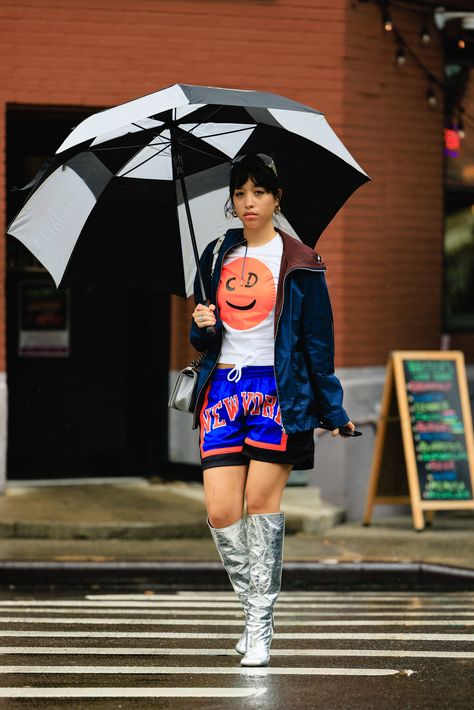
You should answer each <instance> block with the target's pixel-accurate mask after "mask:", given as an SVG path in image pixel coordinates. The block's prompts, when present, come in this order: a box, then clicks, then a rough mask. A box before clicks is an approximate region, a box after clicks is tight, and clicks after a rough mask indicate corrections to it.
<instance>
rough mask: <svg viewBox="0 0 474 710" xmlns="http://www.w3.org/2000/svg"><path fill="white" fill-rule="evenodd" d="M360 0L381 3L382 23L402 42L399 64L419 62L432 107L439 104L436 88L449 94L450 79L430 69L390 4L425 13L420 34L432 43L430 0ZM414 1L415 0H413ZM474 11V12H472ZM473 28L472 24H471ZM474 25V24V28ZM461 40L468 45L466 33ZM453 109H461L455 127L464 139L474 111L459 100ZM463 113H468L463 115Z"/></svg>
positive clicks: (398, 42) (460, 37)
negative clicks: (467, 110)
mask: <svg viewBox="0 0 474 710" xmlns="http://www.w3.org/2000/svg"><path fill="white" fill-rule="evenodd" d="M359 1H360V2H372V3H374V4H375V5H377V6H378V7H379V9H380V11H381V15H382V23H383V28H384V30H385V31H386V32H392V35H393V38H394V40H395V41H396V42H397V44H398V48H397V50H396V52H395V58H394V59H395V64H396V66H399V67H401V66H403V65H404V64H405V63H406V61H407V60H408V59H410V60H412V61H413V62H414V64H415V65H417V66H418V67H419V68H420V69H421V71H422V72H423V73H424V75H425V77H426V80H427V90H426V101H427V103H428V104H429V106H430V107H435V106H437V105H438V103H439V101H438V95H437V92H436V89H440V91H442V92H443V94H445V93H446V92H448V91H449V85H448V83H447V81H446V80H444V81H443V79H440V78H438V77H437V76H436V75H435V74H433V73H432V72H431V71H430V69H429V68H428V67H427V66H426V64H425V63H424V61H422V59H420V57H419V56H418V54H417V53H416V52H415V50H414V49H413V48H412V46H411V45H410V44H409V43H408V42H407V41H406V39H405V37H404V36H403V34H402V33H401V32H400V30H399V29H398V26H397V25H396V24H394V22H393V20H392V16H391V14H390V8H393V7H397V8H400V10H401V11H407V12H408V11H409V12H414V13H418V14H419V15H421V16H422V25H421V31H420V33H419V38H420V41H421V43H422V44H425V45H426V44H428V43H429V42H430V41H431V35H430V22H431V14H428V12H427V1H426V0H419V2H417V0H414V2H413V5H416V4H418V7H417V8H416V7H413V6H412V7H407V6H405V4H403V5H402V4H401V3H402V2H403V3H404V2H405V0H400V2H399V0H390V2H389V1H388V0H359ZM410 3H411V0H410ZM436 12H437V11H435V24H436V26H437V27H438V29H439V30H440V31H441V30H442V27H440V26H439V25H438V21H437V19H436ZM472 14H473V15H474V13H472ZM463 25H464V28H465V27H466V23H465V20H463ZM473 25H474V17H473ZM469 28H470V27H469ZM472 29H474V26H473V28H472ZM458 41H461V45H462V47H461V45H459V44H458V46H460V48H465V47H466V45H467V39H466V34H465V33H463V34H462V35H459V37H458ZM453 111H455V112H456V111H457V112H459V121H457V122H456V126H455V128H454V130H455V131H456V133H457V134H458V136H459V139H462V138H463V137H464V136H465V128H464V123H465V122H467V124H468V129H469V128H470V127H472V128H473V129H474V115H472V114H470V113H467V112H466V110H465V109H464V107H463V106H462V105H461V104H460V103H458V102H455V104H454V108H453ZM461 115H462V116H463V117H464V120H463V118H461Z"/></svg>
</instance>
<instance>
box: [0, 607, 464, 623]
mask: <svg viewBox="0 0 474 710" xmlns="http://www.w3.org/2000/svg"><path fill="white" fill-rule="evenodd" d="M303 608H306V607H303ZM0 611H1V612H3V613H9V612H11V613H16V614H18V613H20V614H38V615H39V614H64V612H65V611H66V612H67V613H68V614H97V613H98V610H97V609H80V608H76V607H74V608H72V609H54V608H51V609H48V608H46V607H42V608H41V609H37V608H36V607H27V606H25V607H21V608H19V609H12V608H11V607H9V608H7V609H2V606H1V604H0ZM123 611H126V613H127V615H130V614H132V615H133V614H136V615H137V616H139V615H142V616H146V617H149V616H165V617H166V616H170V615H171V616H188V617H189V618H192V617H194V616H205V617H206V618H208V617H212V616H229V617H230V616H234V617H239V618H240V617H242V613H243V611H242V606H240V608H238V609H236V610H235V611H233V610H231V609H227V610H215V609H207V610H205V611H203V610H199V609H197V610H189V609H178V610H176V609H163V610H161V609H158V610H157V609H127V608H124V609H101V610H100V613H101V614H104V615H113V614H115V615H118V614H120V613H121V612H123ZM293 616H297V617H308V618H311V617H315V618H319V617H322V616H337V617H338V618H341V617H344V616H350V617H354V616H377V617H391V616H395V617H396V616H403V617H407V616H408V617H410V616H440V617H445V616H449V617H454V616H465V617H470V616H474V611H450V610H447V609H444V610H443V611H432V610H431V609H420V610H418V611H369V610H367V611H326V610H325V611H319V610H318V611H313V612H307V611H284V610H281V609H280V605H278V606H277V608H276V611H275V617H277V618H286V617H289V618H290V617H293ZM7 618H8V617H7ZM38 618H39V617H38ZM182 623H184V621H183V622H182Z"/></svg>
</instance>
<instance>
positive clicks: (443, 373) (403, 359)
mask: <svg viewBox="0 0 474 710" xmlns="http://www.w3.org/2000/svg"><path fill="white" fill-rule="evenodd" d="M394 384H395V388H394V387H393V385H394ZM406 502H410V503H411V506H412V512H413V522H414V526H415V528H416V529H417V530H422V529H423V527H424V524H425V523H424V517H423V512H424V511H435V510H451V509H462V508H468V509H474V441H473V431H472V417H471V410H470V404H469V396H468V389H467V378H466V370H465V366H464V357H463V354H462V353H461V352H457V351H456V352H455V351H451V352H449V351H443V352H441V351H427V352H400V351H398V352H393V353H392V354H391V356H390V359H389V363H388V367H387V377H386V381H385V389H384V395H383V401H382V409H381V413H380V418H379V423H378V427H377V436H376V441H375V449H374V459H373V464H372V473H371V479H370V486H369V494H368V500H367V507H366V513H365V518H364V522H365V523H367V524H368V523H369V522H370V519H371V515H372V508H373V506H374V505H376V504H384V503H385V504H388V503H390V504H394V503H406Z"/></svg>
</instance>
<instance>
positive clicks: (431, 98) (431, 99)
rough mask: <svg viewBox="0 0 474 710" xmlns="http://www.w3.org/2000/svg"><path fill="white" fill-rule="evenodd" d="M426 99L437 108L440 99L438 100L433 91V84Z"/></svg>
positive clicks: (429, 87)
mask: <svg viewBox="0 0 474 710" xmlns="http://www.w3.org/2000/svg"><path fill="white" fill-rule="evenodd" d="M426 99H427V101H428V103H429V105H430V106H436V104H437V103H438V99H437V98H436V94H435V90H434V89H433V87H432V85H431V84H429V86H428V91H427V92H426Z"/></svg>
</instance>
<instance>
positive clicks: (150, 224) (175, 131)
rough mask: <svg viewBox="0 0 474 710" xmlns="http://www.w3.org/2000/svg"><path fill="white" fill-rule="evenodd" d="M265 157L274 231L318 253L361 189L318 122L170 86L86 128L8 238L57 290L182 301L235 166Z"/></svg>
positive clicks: (247, 94) (270, 104)
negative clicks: (275, 180)
mask: <svg viewBox="0 0 474 710" xmlns="http://www.w3.org/2000/svg"><path fill="white" fill-rule="evenodd" d="M253 151H257V152H263V153H267V154H270V155H272V156H273V158H274V160H275V163H276V165H277V170H278V174H279V177H280V178H281V182H282V187H283V198H282V212H281V213H280V215H279V223H280V225H281V227H282V229H284V230H285V231H287V232H288V233H290V234H292V235H293V236H295V237H297V238H300V239H301V240H302V241H304V242H305V243H306V244H308V245H310V246H312V247H313V246H314V245H315V243H316V241H317V239H318V237H319V236H320V234H321V232H322V231H323V230H324V229H325V227H326V226H327V225H328V223H329V222H330V221H331V219H332V218H333V217H334V215H335V214H336V212H337V211H338V210H339V209H340V207H341V206H342V205H343V204H344V202H345V201H346V200H347V198H348V197H349V196H350V195H351V194H352V193H353V192H354V191H355V190H356V189H357V188H358V187H359V186H360V185H362V184H363V183H365V182H366V181H368V180H369V178H368V176H367V175H366V173H365V172H364V171H363V170H362V168H361V167H360V166H359V165H358V164H357V163H356V161H355V160H354V158H352V156H351V155H350V153H349V152H348V151H347V149H346V148H345V147H344V145H343V144H342V142H341V141H340V140H339V138H338V137H337V136H336V134H335V133H334V131H333V130H332V129H331V128H330V127H329V125H328V123H327V121H326V119H325V117H324V116H323V114H322V113H320V112H319V111H317V110H315V109H313V108H311V107H308V106H305V105H303V104H299V103H297V102H295V101H292V100H290V99H287V98H285V97H283V96H278V95H276V94H269V93H265V92H259V91H241V90H237V89H224V88H218V87H209V86H191V85H186V84H175V85H173V86H169V87H167V88H165V89H163V90H161V91H158V92H156V93H153V94H149V95H148V96H143V97H141V98H139V99H136V100H134V101H130V102H128V103H125V104H122V105H120V106H116V107H114V108H111V109H108V110H105V111H101V112H99V113H96V114H94V115H92V116H90V117H89V118H87V119H86V120H84V121H82V123H80V124H79V125H78V126H77V127H76V128H75V129H74V130H73V131H72V132H71V134H70V135H69V136H68V138H67V139H66V140H65V141H64V142H63V144H62V145H61V146H60V147H59V148H58V150H57V151H56V155H55V157H54V159H53V160H52V162H51V163H50V164H49V165H48V167H47V169H46V170H45V171H44V172H43V174H42V175H41V176H40V177H39V178H38V179H37V181H36V183H35V184H34V186H33V188H32V190H31V192H30V194H29V196H28V198H27V200H26V202H25V204H24V206H23V208H22V209H21V210H20V212H19V213H18V215H17V216H16V217H15V219H14V220H13V221H12V223H11V224H10V225H9V227H8V230H7V232H8V234H10V235H12V236H14V237H16V238H17V239H19V240H20V241H21V242H22V243H23V244H24V245H25V246H26V247H27V248H28V249H29V250H30V251H31V252H32V253H33V254H34V255H35V256H36V258H37V259H38V260H39V261H40V262H41V263H42V264H43V265H44V266H45V267H46V268H47V269H48V271H49V272H50V273H51V275H52V276H53V278H54V280H55V282H56V285H57V286H58V287H59V286H71V285H74V284H82V285H92V286H94V285H96V286H99V285H100V286H104V285H120V286H138V287H143V288H157V289H159V290H161V291H165V292H169V293H175V294H178V295H181V296H188V295H190V294H191V293H192V290H193V289H192V285H193V280H194V275H195V272H196V263H195V260H196V255H197V254H198V253H200V252H202V250H203V249H204V247H205V246H206V244H208V243H209V242H210V241H212V240H213V239H215V238H216V237H217V236H219V235H220V234H222V233H223V232H225V230H226V229H228V228H229V227H236V226H241V222H240V220H238V219H232V220H228V219H227V218H226V217H225V215H224V204H225V201H226V199H227V197H228V185H229V175H230V167H231V161H232V159H233V158H234V157H236V156H237V155H240V154H246V153H249V152H253Z"/></svg>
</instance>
